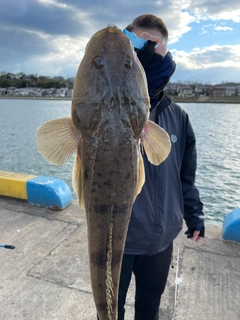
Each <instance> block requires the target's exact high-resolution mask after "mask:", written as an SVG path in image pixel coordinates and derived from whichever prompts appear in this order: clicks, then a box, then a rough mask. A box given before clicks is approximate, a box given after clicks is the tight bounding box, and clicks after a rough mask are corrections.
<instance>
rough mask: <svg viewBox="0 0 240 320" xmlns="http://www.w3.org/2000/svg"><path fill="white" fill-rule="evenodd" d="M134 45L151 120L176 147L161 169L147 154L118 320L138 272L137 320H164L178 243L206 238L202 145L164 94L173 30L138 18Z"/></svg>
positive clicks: (132, 29)
mask: <svg viewBox="0 0 240 320" xmlns="http://www.w3.org/2000/svg"><path fill="white" fill-rule="evenodd" d="M123 32H124V33H125V34H126V35H127V36H128V37H129V38H130V40H131V41H132V44H133V46H134V48H135V51H136V52H137V56H138V58H139V60H140V62H141V64H142V66H143V67H144V70H145V73H146V76H147V82H148V91H149V96H150V102H151V111H150V119H151V120H152V121H154V122H155V123H157V124H158V125H160V126H161V127H162V128H163V129H165V130H166V132H168V134H169V136H170V138H171V142H172V148H171V152H170V154H169V156H168V157H167V159H166V160H165V161H164V162H163V163H161V164H160V165H159V166H154V165H153V164H151V163H150V162H149V161H148V160H147V157H146V156H145V155H143V159H144V167H145V176H146V180H145V184H144V185H143V188H142V191H141V192H140V194H139V195H138V197H137V198H136V200H135V202H134V204H133V209H132V214H131V219H130V224H129V228H128V233H127V239H126V245H125V251H124V255H123V262H122V270H121V277H120V287H119V300H118V320H123V319H124V313H125V310H124V305H125V300H126V294H127V290H128V287H129V283H130V280H131V276H132V273H133V274H134V275H135V280H136V294H135V318H134V319H135V320H158V319H159V317H158V312H159V306H160V300H161V295H162V294H163V292H164V289H165V285H166V281H167V277H168V272H169V267H170V263H171V255H172V248H173V240H174V239H175V238H176V237H177V235H178V233H179V232H180V230H181V229H182V225H183V218H184V219H185V222H186V224H187V227H188V230H187V231H186V234H187V237H188V238H191V239H192V240H194V241H196V242H199V241H201V240H202V239H203V237H204V219H203V211H202V210H203V204H202V202H201V200H200V197H199V192H198V189H197V188H196V186H195V173H196V145H195V136H194V132H193V129H192V127H191V124H190V121H189V117H188V115H187V114H186V112H185V111H183V110H182V109H181V108H180V107H179V106H178V105H177V104H175V103H174V102H172V101H171V100H170V99H169V98H168V97H167V96H165V95H164V93H163V89H164V87H165V85H166V84H167V83H168V81H169V79H170V77H171V76H172V74H173V73H174V71H175V67H176V65H175V62H174V61H173V59H172V55H171V53H170V52H169V51H168V50H167V40H168V30H167V28H166V26H165V24H164V22H163V21H162V20H161V19H160V18H158V17H156V16H154V15H151V14H146V15H142V16H139V17H137V18H136V19H135V20H134V21H133V22H132V24H131V25H129V26H128V27H127V28H126V29H125V30H124V31H123Z"/></svg>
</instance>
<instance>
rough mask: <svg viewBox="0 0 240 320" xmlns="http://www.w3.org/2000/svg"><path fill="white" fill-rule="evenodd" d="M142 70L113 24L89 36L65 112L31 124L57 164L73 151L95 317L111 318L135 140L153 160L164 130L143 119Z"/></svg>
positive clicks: (163, 149)
mask: <svg viewBox="0 0 240 320" xmlns="http://www.w3.org/2000/svg"><path fill="white" fill-rule="evenodd" d="M149 107H150V102H149V96H148V89H147V81H146V76H145V73H144V70H143V68H142V66H141V64H140V62H139V60H138V58H137V56H136V53H135V51H134V48H133V46H132V45H131V43H130V41H129V39H128V38H127V37H126V36H125V35H124V34H123V33H122V31H120V30H118V29H117V28H115V27H108V28H105V29H103V30H100V31H99V32H97V33H96V34H95V35H94V36H93V37H92V38H91V39H90V41H89V43H88V45H87V47H86V53H85V55H84V57H83V59H82V62H81V64H80V66H79V69H78V72H77V75H76V78H75V81H74V89H73V101H72V117H71V118H62V119H55V120H51V121H48V122H46V123H44V124H43V125H41V126H40V127H39V128H38V130H37V135H36V139H37V145H38V151H39V152H40V153H41V155H42V156H43V157H44V158H45V159H46V160H47V161H48V162H50V163H52V164H55V165H63V164H65V163H67V161H68V160H69V159H70V158H71V156H72V155H73V153H74V152H75V151H77V152H76V158H75V162H74V167H73V173H72V178H73V188H74V190H75V192H76V194H77V196H78V199H79V204H80V206H81V207H83V208H85V211H86V216H87V227H88V248H89V264H90V275H91V283H92V291H93V296H94V302H95V305H96V309H97V313H98V316H99V318H100V320H117V303H118V302H117V300H118V287H119V279H120V270H121V263H122V255H123V251H124V245H125V240H126V233H127V229H128V224H129V220H130V215H131V210H132V205H133V202H134V200H135V198H136V196H137V194H138V193H139V192H140V190H141V188H142V185H143V183H144V180H145V175H144V166H143V160H142V155H141V152H140V143H141V145H142V147H143V149H144V152H145V153H146V156H147V158H148V160H149V161H150V162H151V163H152V164H154V165H159V164H160V163H161V162H162V161H164V160H165V159H166V157H167V156H168V154H169V152H170V149H171V142H170V139H169V136H168V134H167V133H166V132H165V131H164V130H163V129H162V128H160V127H159V126H157V125H156V124H155V123H153V122H151V121H149V120H148V115H149Z"/></svg>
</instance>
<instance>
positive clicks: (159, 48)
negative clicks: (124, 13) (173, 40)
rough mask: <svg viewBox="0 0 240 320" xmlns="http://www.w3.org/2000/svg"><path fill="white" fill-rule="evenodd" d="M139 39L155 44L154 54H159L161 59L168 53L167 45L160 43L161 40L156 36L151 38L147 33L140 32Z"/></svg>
mask: <svg viewBox="0 0 240 320" xmlns="http://www.w3.org/2000/svg"><path fill="white" fill-rule="evenodd" d="M139 38H143V39H144V40H146V41H147V40H151V41H153V42H156V46H155V48H154V52H155V53H158V54H160V55H161V56H162V57H163V58H164V57H165V55H166V54H167V52H168V49H167V45H166V44H165V43H163V42H162V39H161V38H160V37H157V36H153V35H151V34H150V33H148V32H142V33H140V35H139Z"/></svg>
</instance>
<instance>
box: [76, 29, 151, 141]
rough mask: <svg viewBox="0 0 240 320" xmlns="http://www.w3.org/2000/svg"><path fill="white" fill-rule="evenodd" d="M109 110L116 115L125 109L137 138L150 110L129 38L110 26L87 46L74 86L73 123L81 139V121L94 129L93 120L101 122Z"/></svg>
mask: <svg viewBox="0 0 240 320" xmlns="http://www.w3.org/2000/svg"><path fill="white" fill-rule="evenodd" d="M111 108H112V109H113V108H115V111H116V112H117V113H119V114H120V113H121V112H120V110H122V111H123V109H125V111H124V112H126V113H127V114H128V119H129V121H130V122H131V123H132V125H133V130H134V132H135V136H136V137H138V136H139V135H140V133H141V131H142V129H143V127H144V125H145V124H146V121H147V119H148V114H149V109H150V100H149V95H148V89H147V80H146V75H145V72H144V69H143V67H142V65H141V63H140V61H139V60H138V57H137V55H136V52H135V50H134V47H133V46H132V44H131V42H130V40H129V38H128V37H127V36H126V35H125V34H124V33H123V32H122V31H121V30H120V29H118V28H116V27H112V26H110V27H107V28H104V29H102V30H100V31H98V32H97V33H95V34H94V35H93V36H92V38H91V39H90V40H89V42H88V44H87V46H86V49H85V55H84V57H83V59H82V61H81V63H80V66H79V69H78V72H77V75H76V78H75V82H74V89H73V104H72V118H73V122H74V123H75V125H76V126H77V127H79V130H80V131H81V132H82V134H83V135H84V128H83V126H81V117H84V125H87V124H88V129H89V127H93V128H95V127H96V126H97V122H95V121H94V119H96V121H102V111H103V110H107V109H108V110H110V109H111ZM110 111H113V110H110ZM87 119H89V121H88V120H87ZM136 119H137V120H136ZM90 120H91V123H90ZM136 121H137V123H136Z"/></svg>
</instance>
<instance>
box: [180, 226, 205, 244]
mask: <svg viewBox="0 0 240 320" xmlns="http://www.w3.org/2000/svg"><path fill="white" fill-rule="evenodd" d="M185 234H186V235H187V238H189V239H191V240H193V241H196V242H201V241H202V240H203V238H204V235H205V227H204V225H203V226H202V227H201V229H200V230H195V228H188V230H187V231H186V232H185Z"/></svg>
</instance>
